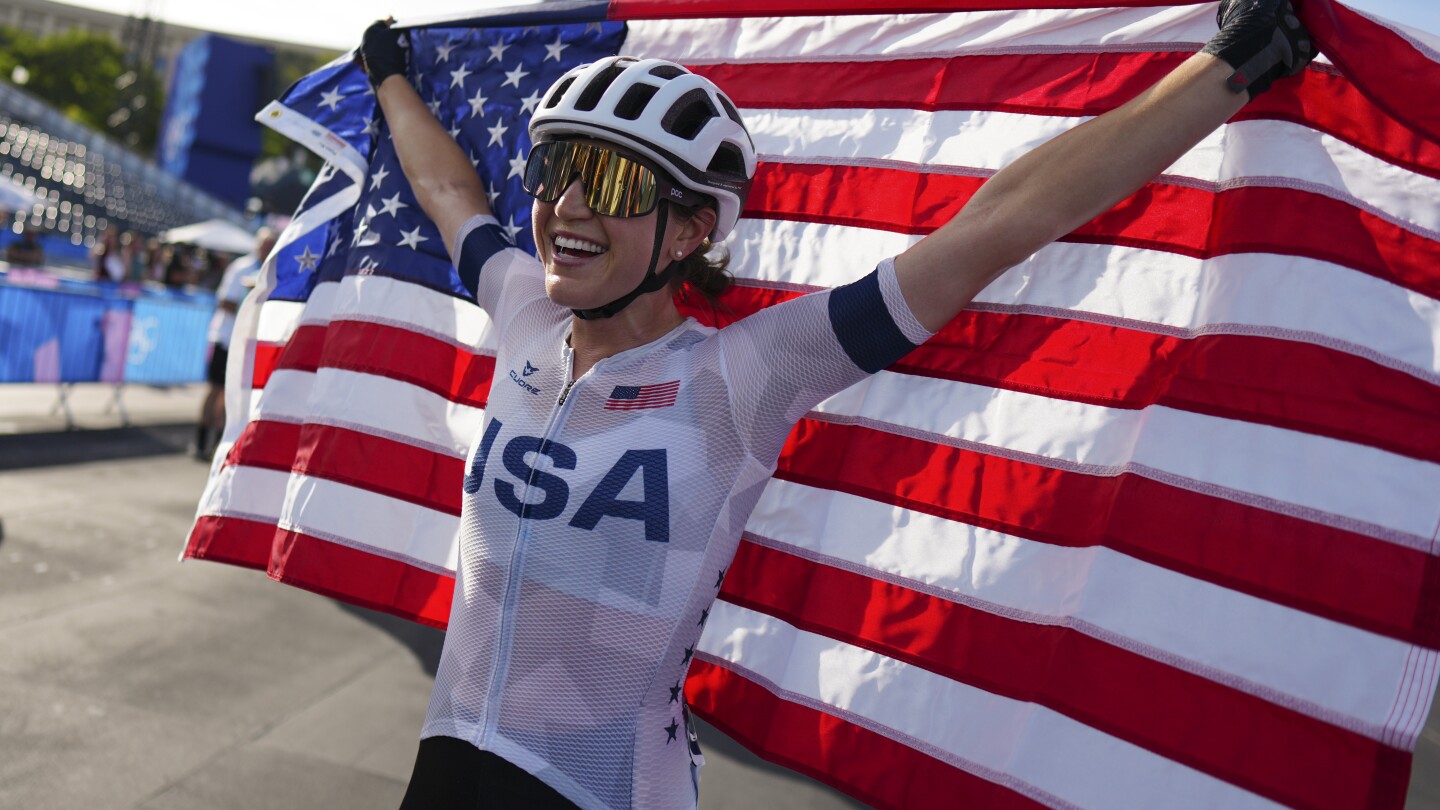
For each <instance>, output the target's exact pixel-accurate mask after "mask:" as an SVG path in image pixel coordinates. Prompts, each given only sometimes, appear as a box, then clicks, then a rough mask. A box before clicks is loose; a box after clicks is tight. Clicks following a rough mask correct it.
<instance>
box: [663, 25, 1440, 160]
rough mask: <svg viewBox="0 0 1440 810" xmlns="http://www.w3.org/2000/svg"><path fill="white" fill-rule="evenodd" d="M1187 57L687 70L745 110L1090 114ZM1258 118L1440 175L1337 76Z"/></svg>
mask: <svg viewBox="0 0 1440 810" xmlns="http://www.w3.org/2000/svg"><path fill="white" fill-rule="evenodd" d="M1189 56H1190V54H1189V53H1177V52H1173V51H1160V52H1103V53H1018V54H1000V55H993V54H987V55H970V56H952V57H934V58H928V59H897V60H889V61H877V60H872V61H839V62H757V63H723V64H716V65H692V66H690V67H691V69H692V70H694V71H695V72H696V73H700V74H702V75H705V76H708V77H709V78H710V79H711V80H712V81H714V82H715V83H716V84H718V85H719V86H720V87H722V88H723V89H724V90H725V91H726V93H727V94H728V95H730V97H731V99H732V100H733V101H734V102H735V103H736V104H737V105H738V106H740V107H742V108H752V109H787V110H810V109H856V110H865V109H906V110H928V111H932V112H933V111H939V110H993V111H997V112H1011V113H1024V114H1028V115H1063V116H1091V115H1099V114H1101V113H1103V112H1106V111H1108V110H1112V109H1114V108H1116V107H1119V106H1120V105H1122V104H1124V103H1125V102H1127V101H1129V100H1130V99H1131V98H1134V97H1135V96H1137V95H1139V94H1140V93H1141V92H1142V91H1144V90H1145V89H1147V88H1149V87H1150V86H1151V85H1152V84H1154V83H1155V82H1157V81H1159V80H1160V79H1161V78H1163V77H1164V76H1166V75H1167V74H1169V73H1170V71H1172V70H1174V69H1175V67H1176V66H1178V65H1179V64H1180V63H1181V62H1183V61H1185V59H1186V58H1188V57H1189ZM1428 69H1429V70H1430V71H1434V70H1436V66H1435V65H1431V66H1430V67H1429V68H1428ZM1259 119H1270V120H1278V121H1289V122H1291V123H1295V124H1299V125H1301V126H1306V127H1310V128H1312V129H1315V130H1318V131H1320V132H1325V133H1327V134H1330V135H1333V136H1335V137H1336V138H1339V139H1340V140H1342V141H1345V142H1347V143H1349V144H1352V145H1354V146H1355V147H1356V148H1358V149H1361V150H1362V151H1364V152H1367V153H1369V154H1371V155H1374V156H1375V157H1378V158H1380V159H1381V160H1384V161H1386V162H1388V163H1393V164H1395V165H1398V166H1402V167H1404V168H1406V169H1409V170H1411V171H1414V172H1418V173H1421V174H1425V175H1427V176H1430V177H1440V142H1437V141H1434V140H1430V139H1427V138H1425V137H1423V136H1421V135H1420V134H1418V133H1417V132H1416V131H1415V130H1414V129H1413V128H1412V127H1411V126H1410V125H1409V124H1408V123H1407V122H1406V121H1404V120H1397V119H1396V118H1395V117H1394V116H1393V115H1392V114H1391V113H1389V112H1387V111H1386V110H1385V109H1382V108H1381V107H1379V106H1376V104H1375V103H1373V102H1372V101H1371V100H1370V98H1369V97H1367V96H1366V95H1365V94H1364V93H1363V92H1361V90H1360V89H1359V88H1357V87H1356V86H1355V85H1353V84H1352V83H1351V82H1350V80H1349V79H1347V78H1345V77H1342V76H1337V75H1335V74H1333V73H1329V72H1326V71H1323V70H1319V69H1315V70H1307V71H1306V72H1305V73H1304V75H1303V76H1302V77H1301V79H1300V80H1299V81H1286V82H1284V83H1282V84H1277V85H1276V86H1275V89H1274V90H1272V91H1270V92H1268V93H1265V94H1264V95H1262V96H1261V97H1260V98H1259V99H1257V100H1256V101H1255V102H1253V103H1251V104H1249V105H1246V107H1245V109H1244V110H1242V111H1241V112H1240V114H1239V115H1237V116H1236V117H1235V118H1234V119H1233V120H1236V121H1248V120H1259Z"/></svg>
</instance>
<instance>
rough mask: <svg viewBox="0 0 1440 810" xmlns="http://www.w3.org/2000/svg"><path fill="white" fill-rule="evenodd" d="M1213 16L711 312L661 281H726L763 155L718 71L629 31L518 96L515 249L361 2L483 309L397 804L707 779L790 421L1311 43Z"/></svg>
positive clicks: (629, 793) (577, 800)
mask: <svg viewBox="0 0 1440 810" xmlns="http://www.w3.org/2000/svg"><path fill="white" fill-rule="evenodd" d="M1220 22H1221V30H1220V33H1219V34H1217V36H1216V37H1215V39H1213V40H1212V41H1211V43H1210V44H1209V45H1207V46H1206V48H1205V50H1204V52H1202V53H1200V54H1197V55H1196V56H1194V57H1192V58H1191V59H1189V60H1187V61H1186V62H1185V63H1183V64H1182V65H1181V66H1180V67H1179V68H1177V69H1176V70H1175V71H1174V72H1173V73H1172V74H1171V75H1170V76H1168V77H1166V78H1165V79H1164V80H1162V81H1161V82H1159V83H1158V84H1157V85H1156V86H1155V87H1153V88H1151V89H1150V90H1148V91H1146V92H1145V93H1143V94H1141V95H1140V96H1138V97H1137V98H1135V99H1134V100H1133V101H1131V102H1129V103H1128V104H1126V105H1124V106H1123V107H1120V108H1119V109H1116V110H1114V111H1113V112H1110V113H1108V114H1106V115H1103V116H1101V117H1099V118H1097V119H1095V120H1093V121H1091V122H1089V123H1087V124H1085V125H1083V126H1081V127H1078V128H1076V129H1075V130H1073V131H1071V132H1069V133H1066V134H1065V135H1062V136H1060V137H1057V138H1055V139H1053V140H1051V141H1050V142H1048V143H1046V144H1045V145H1043V146H1041V147H1040V148H1038V149H1036V150H1034V151H1033V152H1031V153H1030V154H1028V155H1026V156H1024V157H1022V158H1021V159H1019V160H1017V161H1016V162H1015V163H1014V164H1012V165H1011V166H1009V167H1007V168H1006V169H1004V170H1003V171H1001V172H999V173H998V174H996V175H995V176H994V177H993V178H992V179H991V180H990V181H989V182H987V183H986V184H985V185H984V186H983V187H982V188H981V189H980V190H979V191H978V192H977V193H976V194H975V195H974V197H973V199H972V200H971V201H970V202H969V204H968V205H966V206H965V208H964V209H963V210H962V211H960V212H959V213H958V214H957V215H956V216H955V217H954V219H953V220H951V221H950V222H949V223H948V224H946V225H945V226H943V227H941V228H939V229H938V230H936V231H935V232H934V233H932V234H930V235H929V236H927V237H926V238H924V239H922V240H920V241H919V242H918V243H917V244H915V245H914V246H913V247H911V248H910V249H908V250H907V251H905V252H904V253H903V254H901V255H899V256H897V257H895V258H894V259H888V260H886V261H884V262H881V263H880V265H879V267H877V268H876V269H875V270H874V271H873V272H871V273H870V274H869V275H866V276H864V277H863V278H861V279H860V280H859V281H856V282H854V283H851V284H847V285H844V286H841V287H837V288H834V289H832V290H827V291H824V292H819V293H814V294H811V295H805V296H801V297H799V298H796V299H792V300H790V301H787V302H785V303H783V304H780V305H777V306H774V307H771V308H769V309H767V310H764V311H762V312H760V313H757V314H755V315H752V316H750V317H748V318H745V319H743V320H741V321H739V322H737V323H735V324H732V325H730V326H728V327H726V328H724V329H720V330H715V329H712V328H708V327H704V326H701V325H699V324H697V323H696V322H695V321H693V320H689V319H686V318H684V317H682V316H681V314H680V312H679V311H678V310H677V308H676V305H675V302H674V298H673V296H674V294H675V293H676V292H677V290H678V289H679V287H680V285H682V284H684V283H687V282H688V283H691V284H692V285H695V286H698V287H699V288H701V289H709V290H711V291H713V290H714V289H715V288H716V287H719V286H722V285H723V274H722V273H721V272H720V271H719V270H717V268H715V267H714V266H712V265H711V263H710V262H709V260H708V259H707V258H706V255H705V254H706V252H707V249H708V246H709V244H710V242H711V241H719V240H721V239H723V238H724V237H725V235H726V234H727V233H729V232H730V230H731V229H732V228H733V227H734V225H735V221H736V219H737V218H738V217H739V214H740V211H741V209H742V207H743V205H744V201H745V195H746V192H747V191H748V188H749V185H750V179H751V178H752V177H753V176H754V171H755V152H754V147H753V145H752V144H751V142H750V138H749V135H748V134H747V132H746V131H745V128H744V125H743V123H742V122H741V120H740V116H739V115H738V114H737V113H736V112H735V108H734V106H733V105H732V104H731V102H730V101H729V99H728V98H726V97H725V95H724V94H723V93H722V92H721V91H720V90H719V89H718V88H717V87H715V86H714V85H713V84H711V83H710V82H709V81H708V80H706V79H704V78H701V77H699V76H696V75H694V74H692V73H690V72H689V71H687V70H685V69H684V68H682V67H680V66H678V65H674V64H671V63H668V62H664V61H661V60H653V59H646V60H636V59H631V58H627V57H614V58H610V59H605V60H602V61H600V62H596V63H594V64H591V65H585V66H582V67H579V68H576V69H574V70H572V71H570V72H569V73H568V74H566V75H565V76H564V77H563V78H561V80H560V81H559V82H557V83H556V84H555V85H554V86H553V87H551V88H550V90H549V91H548V92H547V93H546V95H545V97H544V99H543V100H542V102H541V103H540V105H539V107H538V108H537V110H536V112H535V114H534V117H533V119H532V121H531V123H530V135H531V139H532V141H533V143H534V144H535V146H534V148H533V150H532V152H531V154H530V156H529V159H528V163H527V165H526V169H525V176H524V186H525V189H526V190H527V191H528V192H530V193H531V194H532V195H534V197H535V202H534V209H533V227H534V237H535V244H536V247H537V252H538V257H531V256H529V255H528V254H525V253H523V252H522V251H520V250H518V249H516V248H515V247H514V246H513V245H512V244H511V243H510V241H509V240H508V239H507V238H506V237H505V234H504V231H503V230H502V229H501V228H500V227H499V224H498V223H497V222H496V221H495V219H494V217H493V216H491V212H490V209H489V206H488V205H487V203H486V195H485V189H484V187H483V185H482V183H481V181H480V180H479V178H478V177H477V176H476V174H475V172H474V170H473V168H472V166H471V164H470V162H469V160H468V158H467V156H466V155H465V154H464V153H463V152H462V151H461V150H460V148H459V147H458V146H457V145H456V144H455V142H454V141H453V140H452V139H451V138H450V136H449V135H448V134H447V133H446V131H445V130H444V129H443V128H442V126H441V125H440V124H439V123H438V122H437V121H436V119H435V118H434V117H433V116H432V115H431V113H430V111H429V109H428V108H427V107H426V105H425V104H424V103H423V102H422V101H421V99H420V98H419V96H418V95H417V94H416V93H415V91H414V90H413V89H412V88H411V86H410V85H409V84H408V83H407V82H406V81H405V79H404V74H405V57H404V50H403V49H402V48H401V47H399V46H398V44H397V41H396V35H395V34H394V33H393V32H392V31H390V30H389V28H388V27H387V26H386V25H385V24H383V23H377V24H376V25H375V26H372V28H371V29H370V30H369V31H367V32H366V38H365V44H364V46H363V47H362V56H363V58H364V62H365V65H366V69H367V72H368V73H369V76H370V80H371V82H372V83H373V84H374V86H375V88H376V95H377V97H378V99H379V103H380V107H381V109H382V111H383V114H384V115H385V118H386V120H387V122H388V124H389V127H390V131H391V134H392V136H393V138H394V142H395V147H396V151H397V153H398V156H399V159H400V163H401V166H402V167H403V169H404V172H405V175H406V177H407V178H408V180H409V182H410V185H411V187H412V189H413V190H414V193H415V196H416V198H417V199H418V201H419V203H420V205H421V206H422V207H423V209H424V211H425V213H426V214H427V215H428V216H429V217H430V218H431V219H432V220H433V221H434V223H435V224H436V226H438V228H439V230H440V233H441V234H442V236H443V237H444V239H445V247H446V248H447V250H448V251H449V254H450V256H451V257H452V259H453V260H454V262H455V266H456V268H457V269H458V270H459V272H460V276H461V279H462V280H463V281H464V283H465V285H466V287H467V288H468V289H469V290H470V292H471V293H472V294H473V295H474V297H475V300H476V301H477V303H478V304H479V305H480V306H481V307H482V308H484V309H485V310H486V311H487V313H488V314H489V315H490V317H491V318H492V320H493V322H494V327H495V329H496V330H497V335H498V338H499V340H498V345H499V350H498V355H497V358H496V377H495V383H494V385H493V386H492V390H491V394H490V400H489V403H488V407H487V414H486V419H485V423H484V426H483V428H482V430H481V433H480V435H479V436H477V437H476V439H475V441H474V443H473V445H472V448H471V451H470V456H469V458H468V459H467V465H466V476H465V481H464V491H465V499H464V507H463V511H462V517H461V526H462V529H461V549H460V559H459V565H458V566H457V568H458V570H457V587H456V590H455V601H454V604H453V607H452V611H451V616H450V626H449V631H448V633H447V635H446V640H445V648H444V652H443V655H442V658H441V662H440V667H439V671H438V673H437V676H436V682H435V689H434V693H433V695H432V697H431V702H430V708H429V711H428V713H427V716H426V722H425V726H424V729H423V731H422V733H421V737H422V742H421V744H420V750H419V754H418V756H417V758H416V763H415V771H414V775H413V776H412V778H411V783H410V788H409V791H408V793H407V795H406V799H405V803H404V805H403V806H404V807H406V808H411V807H414V808H442V807H523V808H543V807H573V806H580V807H585V808H625V807H636V808H680V807H693V806H695V803H696V789H697V784H698V782H697V777H696V774H697V770H696V769H697V764H698V761H699V760H698V749H696V748H692V746H691V745H690V744H689V739H688V734H687V725H688V716H687V713H686V709H685V705H684V699H683V692H684V678H685V672H686V669H687V668H688V665H689V663H690V660H691V657H692V656H693V654H694V650H695V644H696V641H697V639H698V638H699V636H700V633H701V631H702V630H703V627H704V624H705V621H706V618H707V616H708V614H709V608H710V604H711V601H712V600H713V599H714V597H715V595H716V593H717V592H718V588H719V585H720V581H721V579H722V578H723V576H724V571H725V568H726V566H727V565H728V564H729V561H730V558H731V556H732V555H733V554H734V551H735V549H736V546H737V543H738V541H739V537H740V533H741V530H742V529H743V527H744V525H745V521H746V518H747V517H748V515H749V513H750V511H751V509H752V508H753V507H754V505H755V502H756V500H757V499H758V497H759V495H760V492H761V490H762V489H763V487H764V485H765V482H766V481H767V479H768V478H769V476H770V473H771V471H772V470H773V469H774V466H775V462H776V459H777V456H778V454H779V452H780V449H781V446H782V445H783V443H784V441H785V437H786V435H787V434H788V432H789V431H790V429H791V427H792V426H793V425H794V424H795V423H796V422H797V421H798V420H799V419H800V418H801V417H802V416H803V415H804V414H805V413H806V412H807V411H809V410H810V409H811V408H812V407H814V406H815V405H816V404H817V403H819V402H820V401H821V400H823V399H825V398H826V397H828V396H830V395H832V394H834V393H836V392H838V391H840V390H842V389H844V388H846V387H848V386H850V385H852V384H854V383H855V382H858V381H859V380H861V379H863V378H864V377H865V376H866V375H868V374H871V373H873V372H875V371H878V370H880V369H881V368H884V367H885V366H887V365H889V364H891V363H893V362H894V361H896V360H898V359H899V358H900V357H902V356H903V355H905V354H906V353H907V352H909V351H910V350H911V349H913V348H915V346H917V345H919V344H920V343H922V342H924V341H925V340H926V339H928V338H929V337H930V336H931V334H933V333H934V332H935V331H936V330H938V329H940V328H941V326H943V325H944V324H945V323H946V322H947V321H948V320H950V318H952V317H953V316H954V315H955V314H956V313H958V312H959V311H960V309H961V308H962V307H964V306H965V305H966V304H967V303H968V302H969V301H970V300H971V299H972V298H973V297H974V296H975V295H976V293H978V292H979V291H980V290H981V288H983V287H984V286H985V285H986V284H988V283H989V282H990V281H991V280H993V279H994V278H995V277H996V276H998V275H999V274H1000V273H1001V272H1003V271H1004V270H1005V269H1006V268H1007V267H1010V266H1011V265H1014V264H1016V263H1018V262H1020V261H1022V260H1024V259H1025V258H1026V257H1027V256H1029V255H1030V254H1032V253H1034V252H1035V251H1036V250H1038V249H1040V248H1041V247H1043V246H1045V245H1046V244H1048V243H1049V242H1051V241H1052V240H1054V239H1057V238H1059V237H1060V236H1062V235H1064V234H1066V233H1068V232H1070V231H1071V230H1073V229H1074V228H1076V227H1078V226H1079V225H1081V224H1082V223H1084V222H1086V221H1087V220H1089V219H1091V218H1092V217H1094V216H1096V215H1098V214H1099V213H1101V212H1102V211H1104V210H1106V209H1107V208H1109V207H1110V206H1112V205H1114V204H1115V203H1117V202H1118V201H1120V200H1121V199H1123V198H1124V197H1126V196H1127V195H1129V194H1131V193H1132V192H1134V191H1135V190H1136V189H1138V188H1139V187H1140V186H1141V185H1143V184H1144V183H1146V182H1147V181H1149V180H1150V179H1151V178H1153V177H1154V176H1155V175H1156V174H1158V173H1159V172H1160V171H1161V170H1162V169H1164V168H1165V167H1166V166H1168V165H1169V164H1170V163H1172V162H1173V161H1175V160H1176V159H1177V158H1178V157H1179V156H1180V155H1181V154H1182V153H1183V152H1185V151H1186V150H1187V149H1189V148H1190V147H1191V146H1192V145H1194V144H1195V143H1197V142H1198V141H1199V140H1200V139H1201V138H1203V137H1204V136H1205V135H1206V134H1208V133H1209V132H1211V131H1212V130H1214V129H1215V128H1216V127H1218V126H1219V125H1220V124H1221V123H1223V122H1224V121H1225V120H1227V119H1228V118H1230V117H1231V116H1232V115H1234V114H1235V113H1236V112H1237V111H1238V110H1239V109H1240V108H1241V106H1242V105H1243V104H1244V103H1245V101H1247V100H1248V99H1249V98H1250V97H1251V96H1253V95H1255V94H1256V93H1258V92H1260V91H1262V90H1264V89H1265V88H1266V87H1268V86H1269V84H1270V83H1271V81H1273V80H1274V79H1276V78H1279V77H1280V76H1285V75H1291V74H1294V73H1296V72H1298V71H1299V70H1300V69H1301V68H1303V67H1304V65H1305V64H1306V63H1307V62H1308V61H1309V59H1310V58H1311V56H1312V55H1313V53H1312V49H1311V46H1310V43H1309V42H1308V35H1307V34H1306V33H1305V32H1304V30H1303V29H1301V28H1300V26H1299V23H1298V22H1297V21H1296V20H1295V18H1294V16H1293V15H1292V14H1291V11H1290V7H1289V4H1288V2H1287V1H1286V0H1234V1H1233V2H1232V0H1226V2H1225V3H1222V6H1221V13H1220ZM717 279H718V282H717ZM507 378H508V379H507Z"/></svg>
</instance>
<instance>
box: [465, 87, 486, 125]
mask: <svg viewBox="0 0 1440 810" xmlns="http://www.w3.org/2000/svg"><path fill="white" fill-rule="evenodd" d="M489 100H490V99H488V98H485V92H484V90H483V88H482V89H480V90H476V91H475V97H474V98H472V99H470V117H471V118H474V117H476V116H480V115H484V114H485V102H487V101H489Z"/></svg>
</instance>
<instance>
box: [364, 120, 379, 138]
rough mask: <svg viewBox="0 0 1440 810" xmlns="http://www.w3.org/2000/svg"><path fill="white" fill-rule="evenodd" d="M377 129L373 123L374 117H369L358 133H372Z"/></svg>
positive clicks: (377, 130)
mask: <svg viewBox="0 0 1440 810" xmlns="http://www.w3.org/2000/svg"><path fill="white" fill-rule="evenodd" d="M379 131H380V128H379V127H377V126H376V125H375V119H374V118H371V119H370V120H369V121H366V122H365V127H364V128H363V129H361V130H360V133H361V134H362V135H374V134H375V133H377V132H379Z"/></svg>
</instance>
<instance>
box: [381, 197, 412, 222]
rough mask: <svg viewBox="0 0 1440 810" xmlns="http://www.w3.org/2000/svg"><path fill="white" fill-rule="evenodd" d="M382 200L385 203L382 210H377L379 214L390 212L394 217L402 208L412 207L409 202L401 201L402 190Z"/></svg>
mask: <svg viewBox="0 0 1440 810" xmlns="http://www.w3.org/2000/svg"><path fill="white" fill-rule="evenodd" d="M381 202H383V203H384V205H382V206H380V210H379V211H378V212H376V214H377V216H378V215H379V214H389V215H390V216H392V217H393V216H395V215H396V214H398V213H399V212H400V209H401V208H409V207H410V206H409V204H407V203H403V202H400V192H398V191H397V192H395V195H394V196H392V197H385V198H383V199H382V200H381Z"/></svg>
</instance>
